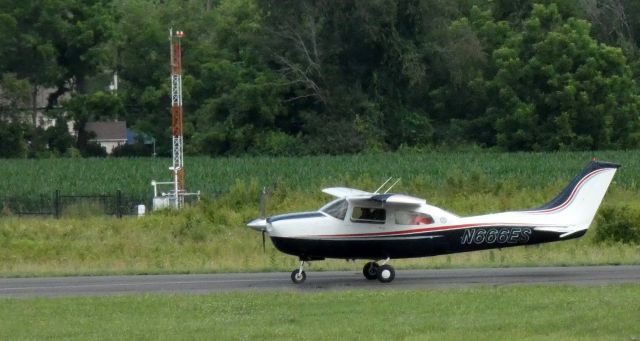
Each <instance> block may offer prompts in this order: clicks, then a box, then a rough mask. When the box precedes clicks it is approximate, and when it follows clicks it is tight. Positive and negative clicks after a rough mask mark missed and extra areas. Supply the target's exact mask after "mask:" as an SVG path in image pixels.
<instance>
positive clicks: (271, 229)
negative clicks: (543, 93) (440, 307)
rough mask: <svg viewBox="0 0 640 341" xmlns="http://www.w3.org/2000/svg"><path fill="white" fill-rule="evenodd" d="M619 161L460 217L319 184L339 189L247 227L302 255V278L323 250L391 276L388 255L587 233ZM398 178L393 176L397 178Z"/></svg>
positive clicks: (372, 275)
mask: <svg viewBox="0 0 640 341" xmlns="http://www.w3.org/2000/svg"><path fill="white" fill-rule="evenodd" d="M619 167H620V165H618V164H616V163H611V162H603V161H598V160H596V159H593V160H592V161H591V162H589V163H588V164H587V165H586V166H585V167H584V168H583V169H582V171H581V172H580V173H579V174H578V175H577V176H576V177H574V178H573V180H571V182H570V183H569V184H568V185H567V186H566V187H565V188H564V189H563V190H562V191H561V192H560V193H559V194H558V195H557V196H556V197H555V198H553V199H552V200H551V201H549V202H548V203H546V204H544V205H542V206H540V207H537V208H534V209H528V210H522V211H511V212H503V213H491V214H485V215H479V216H470V217H460V216H458V215H455V214H453V213H451V212H448V211H445V210H443V209H441V208H438V207H436V206H432V205H430V204H429V203H427V202H426V200H425V199H421V198H416V197H412V196H409V195H404V194H392V193H388V192H389V190H390V189H391V187H393V185H391V187H389V188H388V189H387V190H386V191H385V192H383V193H380V191H381V189H382V188H383V187H384V186H385V185H386V184H387V183H388V181H389V180H387V182H385V183H384V184H383V185H382V186H380V188H378V189H377V190H376V191H374V192H367V191H362V190H358V189H352V188H345V187H332V188H325V189H323V190H322V191H323V192H324V193H327V194H329V195H332V196H334V197H335V199H334V200H332V201H331V202H329V203H328V204H326V205H324V206H322V207H321V208H320V209H319V210H317V211H315V212H301V213H291V214H282V215H276V216H272V217H270V218H258V219H254V220H253V221H251V222H249V223H248V224H247V226H248V227H250V228H252V229H254V230H257V231H260V232H262V233H263V237H264V233H267V234H268V235H269V237H270V239H271V241H272V243H273V245H274V246H275V247H276V248H277V249H278V250H279V251H281V252H284V253H286V254H290V255H293V256H297V257H298V259H299V261H300V265H299V267H297V268H296V269H294V270H293V271H292V272H291V280H292V281H293V282H294V283H296V284H300V283H303V282H304V281H305V280H306V278H307V275H306V273H305V271H304V265H305V263H307V262H310V261H316V260H324V259H326V258H336V259H346V260H354V261H355V260H356V259H364V260H369V261H368V262H367V263H366V264H365V265H364V267H363V269H362V273H363V275H364V277H365V278H366V279H369V280H375V279H378V280H379V281H380V282H382V283H390V282H391V281H393V279H394V278H395V270H394V268H393V267H392V266H391V265H390V264H388V262H389V260H391V259H400V258H417V257H431V256H437V255H445V254H451V253H459V252H468V251H478V250H487V249H495V248H505V247H513V246H521V245H532V244H540V243H548V242H555V241H563V240H569V239H574V238H578V237H581V236H583V235H584V234H585V233H586V232H587V229H588V228H589V226H590V225H591V222H592V221H593V218H594V216H595V214H596V211H597V210H598V207H599V206H600V203H601V202H602V199H603V198H604V195H605V193H606V191H607V188H608V187H609V184H610V183H611V180H612V179H613V176H614V174H615V173H616V171H617V169H618V168H619ZM394 185H395V183H394Z"/></svg>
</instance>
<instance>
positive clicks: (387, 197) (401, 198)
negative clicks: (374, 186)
mask: <svg viewBox="0 0 640 341" xmlns="http://www.w3.org/2000/svg"><path fill="white" fill-rule="evenodd" d="M322 191H323V192H324V193H327V194H330V195H333V196H334V197H338V198H350V199H358V200H373V201H377V202H380V203H383V204H392V205H400V206H420V205H422V204H426V203H427V201H426V200H424V199H421V198H416V197H412V196H408V195H404V194H375V193H371V192H365V191H361V190H359V189H353V188H347V187H330V188H325V189H323V190H322Z"/></svg>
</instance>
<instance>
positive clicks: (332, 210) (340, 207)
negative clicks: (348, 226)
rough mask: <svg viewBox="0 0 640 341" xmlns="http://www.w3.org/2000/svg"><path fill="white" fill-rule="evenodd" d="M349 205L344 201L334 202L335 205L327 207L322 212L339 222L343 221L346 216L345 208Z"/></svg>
mask: <svg viewBox="0 0 640 341" xmlns="http://www.w3.org/2000/svg"><path fill="white" fill-rule="evenodd" d="M348 207H349V204H348V203H347V201H346V200H340V201H336V202H335V203H333V204H331V205H329V206H327V207H326V208H325V209H323V210H322V212H324V213H326V214H328V215H330V216H332V217H334V218H336V219H340V220H344V217H345V216H346V215H347V208H348Z"/></svg>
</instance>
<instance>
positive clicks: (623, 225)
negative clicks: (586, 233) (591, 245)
mask: <svg viewBox="0 0 640 341" xmlns="http://www.w3.org/2000/svg"><path fill="white" fill-rule="evenodd" d="M596 223H597V228H596V233H595V237H594V240H595V241H596V242H622V243H640V210H639V209H633V208H630V207H629V206H622V207H602V208H601V209H600V213H599V214H598V217H597V218H596Z"/></svg>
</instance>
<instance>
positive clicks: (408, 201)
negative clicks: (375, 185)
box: [371, 194, 427, 206]
mask: <svg viewBox="0 0 640 341" xmlns="http://www.w3.org/2000/svg"><path fill="white" fill-rule="evenodd" d="M371 200H373V201H378V202H381V203H384V204H395V205H407V206H420V205H423V204H426V203H427V201H426V200H424V199H421V198H416V197H412V196H408V195H404V194H377V195H373V196H371Z"/></svg>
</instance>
